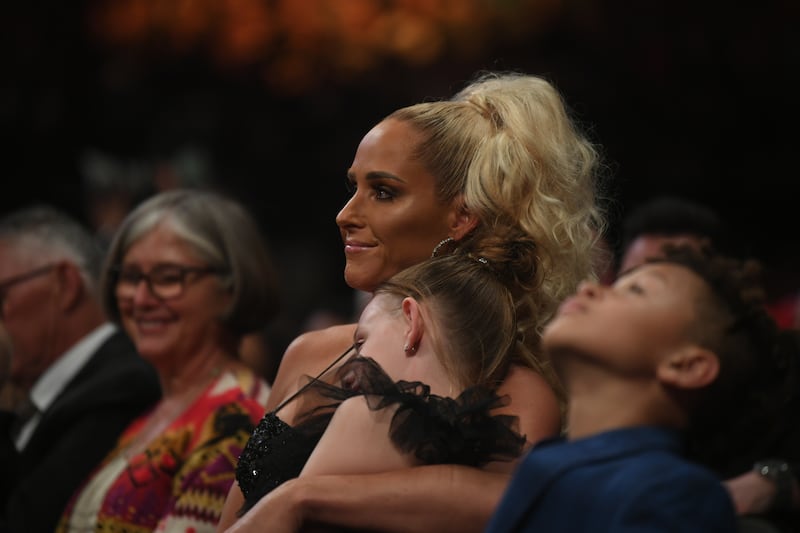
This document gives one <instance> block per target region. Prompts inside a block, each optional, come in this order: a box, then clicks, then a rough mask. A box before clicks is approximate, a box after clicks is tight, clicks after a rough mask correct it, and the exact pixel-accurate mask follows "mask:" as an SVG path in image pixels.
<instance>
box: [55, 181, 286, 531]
mask: <svg viewBox="0 0 800 533" xmlns="http://www.w3.org/2000/svg"><path fill="white" fill-rule="evenodd" d="M276 287H277V283H276V278H275V274H274V271H273V265H272V260H271V257H270V256H269V253H268V251H267V249H266V246H265V242H264V240H263V237H262V235H261V234H260V232H259V230H258V227H257V225H256V223H255V221H254V220H253V219H252V217H251V215H250V214H249V213H248V212H247V210H246V209H244V207H243V206H241V205H240V204H238V203H237V202H235V201H233V200H231V199H229V198H227V197H225V196H222V195H220V194H217V193H213V192H209V191H201V190H194V189H178V190H174V191H168V192H164V193H159V194H157V195H154V196H152V197H150V198H149V199H147V200H145V201H144V202H142V203H141V204H139V205H138V206H137V207H136V208H135V209H134V210H133V211H131V213H130V214H129V215H128V216H127V217H126V218H125V219H124V220H123V222H122V224H121V226H120V228H119V230H118V231H117V233H116V236H115V238H114V240H113V241H112V243H111V246H110V249H109V252H108V255H107V257H106V263H105V267H104V272H103V280H102V294H103V302H104V304H105V307H106V310H107V312H108V313H109V315H110V316H111V318H112V319H113V320H114V321H115V322H116V323H118V324H120V325H121V326H122V327H123V328H124V329H125V331H127V333H128V334H129V335H130V337H131V338H132V339H133V342H134V344H135V345H136V348H137V350H138V352H139V354H140V355H141V356H142V357H143V358H144V359H145V360H147V361H149V362H150V363H152V365H153V366H154V367H155V368H156V370H157V372H158V376H159V379H160V382H161V387H162V389H163V394H164V396H163V398H162V400H161V401H160V402H159V403H158V404H157V405H156V406H155V407H154V408H153V409H152V410H150V411H148V412H147V413H145V414H144V415H142V416H141V417H139V418H138V419H136V420H135V421H133V422H132V423H131V424H130V425H129V426H128V427H127V428H126V429H125V431H124V432H123V434H122V435H121V437H120V438H119V440H118V441H117V442H116V446H115V448H114V449H113V450H112V451H111V453H109V454H108V455H107V456H106V457H105V459H104V460H103V461H102V464H101V465H100V466H99V468H97V469H96V470H95V471H94V472H93V473H92V475H91V476H89V477H88V479H87V480H86V481H85V483H84V484H83V485H82V486H81V487H80V489H79V490H78V491H76V492H75V494H74V497H73V498H72V500H71V501H70V503H69V505H68V507H67V509H66V511H65V513H64V515H63V517H62V519H61V522H60V525H59V527H58V531H62V532H65V531H74V532H77V531H106V530H121V531H137V532H140V533H141V532H147V531H155V530H158V531H178V530H179V531H196V532H202V531H213V530H214V529H215V527H216V524H217V521H218V520H219V516H220V511H221V508H222V503H223V500H224V498H225V495H226V494H227V492H228V490H229V488H230V486H231V484H232V482H233V479H234V467H235V464H236V460H237V458H238V457H239V454H240V453H241V451H242V449H243V447H244V444H245V442H246V441H247V439H248V437H249V436H250V432H251V431H252V430H253V427H254V425H255V423H257V422H258V420H260V419H261V417H262V415H263V414H264V405H265V402H266V400H267V397H268V394H269V385H268V384H267V383H266V382H265V380H264V379H263V378H261V376H259V375H257V374H256V373H255V372H254V371H253V370H252V369H251V368H250V367H249V366H247V365H246V364H244V363H243V362H242V361H241V360H240V359H239V355H238V349H239V347H240V343H241V339H242V337H243V336H244V335H246V334H248V333H250V332H251V331H254V330H256V329H257V328H259V327H261V325H262V324H264V323H265V322H267V321H268V320H269V319H270V318H271V317H273V316H274V315H275V313H276V311H277V290H276Z"/></svg>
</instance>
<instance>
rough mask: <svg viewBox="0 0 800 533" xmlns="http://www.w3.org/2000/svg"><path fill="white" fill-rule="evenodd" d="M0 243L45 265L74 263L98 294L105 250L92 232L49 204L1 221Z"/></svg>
mask: <svg viewBox="0 0 800 533" xmlns="http://www.w3.org/2000/svg"><path fill="white" fill-rule="evenodd" d="M0 240H4V241H6V242H8V243H10V244H11V245H12V246H14V247H15V248H16V249H17V250H19V251H20V252H22V253H27V254H29V255H30V256H33V255H35V257H37V258H41V259H43V260H44V261H43V263H44V262H47V261H50V262H55V261H64V260H66V261H69V262H71V263H73V264H74V265H75V266H76V267H77V269H78V270H79V271H80V273H81V277H82V278H83V281H84V284H85V285H86V287H87V289H88V290H89V291H90V292H95V291H96V289H97V286H98V280H99V278H100V267H101V265H102V262H103V249H102V247H101V245H100V243H99V242H98V240H97V239H95V237H94V236H93V235H92V233H91V232H90V231H89V229H88V228H87V227H86V226H84V225H83V224H81V223H80V222H79V221H78V220H76V219H75V218H73V217H71V216H70V215H68V214H67V213H65V212H63V211H60V210H59V209H56V208H55V207H53V206H50V205H46V204H36V205H32V206H30V207H26V208H23V209H20V210H18V211H14V212H12V213H10V214H8V215H6V216H4V217H3V218H2V219H0Z"/></svg>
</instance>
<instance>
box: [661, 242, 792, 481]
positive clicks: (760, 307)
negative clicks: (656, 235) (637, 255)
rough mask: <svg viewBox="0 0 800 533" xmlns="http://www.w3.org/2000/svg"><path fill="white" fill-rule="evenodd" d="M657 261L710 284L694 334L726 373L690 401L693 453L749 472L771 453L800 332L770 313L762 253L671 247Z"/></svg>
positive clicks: (724, 471) (724, 470) (726, 472)
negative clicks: (747, 255) (750, 255)
mask: <svg viewBox="0 0 800 533" xmlns="http://www.w3.org/2000/svg"><path fill="white" fill-rule="evenodd" d="M652 262H670V263H677V264H680V265H683V266H685V267H686V268H689V269H690V270H692V271H693V272H694V273H696V274H697V275H698V276H700V277H701V278H702V279H703V280H704V281H705V282H706V283H707V285H708V287H709V289H710V290H709V297H708V298H700V299H699V300H698V301H697V302H696V306H697V309H698V316H699V320H698V321H697V322H696V323H695V324H694V325H693V326H692V328H691V330H690V334H691V335H693V337H694V340H695V341H696V342H697V343H698V344H700V345H701V346H703V347H705V348H707V349H709V350H711V351H713V352H714V353H715V354H717V357H718V358H719V361H720V373H719V376H718V377H717V379H716V380H715V381H714V382H713V383H711V384H710V385H709V386H707V387H706V388H704V389H703V390H701V391H699V394H698V395H697V397H696V398H695V401H693V402H692V404H691V406H690V412H689V429H688V435H687V436H688V441H687V445H688V448H687V452H688V454H689V456H690V458H692V459H694V460H696V461H698V462H702V463H703V464H706V465H707V466H709V467H711V468H712V469H714V470H715V471H717V472H718V473H719V474H720V475H721V476H723V477H728V476H732V475H735V474H737V473H740V472H742V471H745V470H747V469H749V468H750V467H751V466H752V464H753V461H754V460H755V459H756V458H759V457H761V456H763V454H768V453H769V449H768V448H769V446H770V443H771V441H772V439H773V437H774V435H775V433H776V428H779V427H780V420H779V419H778V418H779V417H780V413H782V412H783V411H784V410H785V406H786V405H788V403H789V402H790V400H791V398H792V397H793V395H794V394H796V393H794V391H795V390H796V388H797V386H798V380H797V367H798V361H799V358H800V337H799V336H798V332H796V331H790V330H782V329H781V328H779V327H778V325H777V324H776V322H775V321H774V320H773V318H772V317H771V316H770V314H769V313H768V311H767V309H766V307H765V292H764V290H763V287H762V285H761V274H762V265H761V264H760V263H759V262H758V261H756V260H753V259H748V260H740V259H736V258H733V257H730V256H726V255H723V254H720V253H719V252H717V251H716V250H715V249H713V248H711V247H705V248H702V249H700V250H697V249H693V248H691V247H688V246H671V247H668V248H666V249H665V257H663V258H659V259H653V260H652Z"/></svg>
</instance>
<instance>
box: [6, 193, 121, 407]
mask: <svg viewBox="0 0 800 533" xmlns="http://www.w3.org/2000/svg"><path fill="white" fill-rule="evenodd" d="M0 257H2V260H1V261H0V320H2V321H3V326H4V328H5V330H6V331H7V333H8V337H9V339H10V343H11V346H12V349H13V354H14V357H13V358H12V359H11V366H10V371H9V379H10V380H11V381H12V382H13V383H14V384H15V385H17V386H19V387H20V388H21V389H22V390H26V391H27V390H29V389H30V388H31V387H32V386H33V384H34V383H35V382H36V380H37V379H39V377H40V376H41V375H42V373H43V372H44V371H45V370H47V368H49V367H50V366H51V365H52V364H53V363H54V362H55V361H56V360H58V358H59V357H60V356H61V355H62V354H63V353H64V352H66V351H67V349H68V348H70V347H71V346H72V345H73V344H75V343H76V342H77V341H78V340H79V339H81V338H82V337H83V336H84V335H86V334H88V333H89V332H90V331H92V330H93V329H94V328H96V327H97V326H99V325H100V324H102V323H103V322H104V321H105V315H104V313H103V309H102V307H101V305H100V301H99V299H98V298H97V280H98V277H99V269H100V264H101V263H102V250H101V248H100V247H99V245H98V243H97V241H96V240H95V238H94V237H93V236H92V235H91V233H90V232H89V231H88V229H87V228H85V227H84V226H82V225H81V224H80V223H79V222H78V221H77V220H75V219H74V218H73V217H71V216H69V215H68V214H66V213H64V212H62V211H60V210H57V209H55V208H53V207H51V206H45V205H40V206H39V205H37V206H31V207H29V208H24V209H21V210H19V211H16V212H14V213H11V214H9V215H7V216H5V217H3V219H2V220H0Z"/></svg>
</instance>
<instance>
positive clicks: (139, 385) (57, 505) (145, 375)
mask: <svg viewBox="0 0 800 533" xmlns="http://www.w3.org/2000/svg"><path fill="white" fill-rule="evenodd" d="M160 396H161V389H160V385H159V382H158V377H157V375H156V373H155V371H154V369H153V368H152V367H151V366H150V365H149V363H147V362H146V361H145V360H143V359H142V358H141V357H139V355H138V354H137V353H136V350H135V348H134V346H133V344H132V343H131V341H130V340H129V339H128V338H127V337H126V336H125V334H124V333H122V332H120V331H117V332H116V333H114V334H113V335H112V336H111V337H109V338H108V339H107V340H106V342H105V343H103V344H102V345H101V346H100V348H99V349H98V350H97V351H96V352H95V353H94V354H93V355H92V356H91V358H90V359H89V361H88V362H87V363H86V365H85V366H84V367H83V368H82V369H81V370H80V371H79V372H78V374H77V375H76V376H75V377H74V378H73V379H72V381H71V382H70V383H69V384H68V385H67V386H66V387H65V388H64V390H63V391H62V392H61V394H60V395H59V396H58V397H57V398H56V400H55V401H54V402H53V404H52V405H51V406H50V408H49V409H48V410H47V411H45V412H44V413H43V414H42V418H41V420H40V422H39V425H38V426H37V427H36V430H35V432H34V433H33V435H32V436H31V439H30V441H29V442H28V445H27V446H26V447H25V449H24V450H23V451H22V453H18V452H17V451H16V449H15V448H14V444H13V442H12V441H11V438H10V436H9V422H10V417H8V416H6V417H2V419H0V426H1V427H0V466H1V467H2V474H0V498H2V501H0V513H2V515H1V516H0V531H2V532H4V533H5V532H13V533H40V532H41V533H50V532H52V531H53V530H54V529H55V526H56V524H57V523H58V519H59V518H60V516H61V513H62V511H63V509H64V506H65V505H66V503H67V501H68V500H69V499H70V497H71V496H72V494H73V492H74V491H75V490H76V489H77V487H78V486H79V485H80V484H81V482H82V481H83V480H84V479H85V478H86V477H87V476H88V474H89V473H90V471H91V470H92V469H93V468H94V467H95V466H97V465H98V464H99V463H100V461H101V460H102V459H103V458H104V457H105V456H106V454H107V453H108V452H109V451H110V450H111V449H112V447H113V446H114V444H115V443H116V440H117V437H118V436H119V435H120V433H121V432H122V430H123V429H124V428H125V427H126V426H127V425H128V424H129V423H130V422H131V421H132V420H133V419H134V418H135V417H136V416H137V415H139V414H141V413H142V412H143V411H144V410H145V409H146V408H147V407H150V406H152V405H153V404H154V403H155V402H156V401H157V400H158V398H159V397H160Z"/></svg>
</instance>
